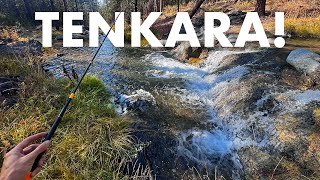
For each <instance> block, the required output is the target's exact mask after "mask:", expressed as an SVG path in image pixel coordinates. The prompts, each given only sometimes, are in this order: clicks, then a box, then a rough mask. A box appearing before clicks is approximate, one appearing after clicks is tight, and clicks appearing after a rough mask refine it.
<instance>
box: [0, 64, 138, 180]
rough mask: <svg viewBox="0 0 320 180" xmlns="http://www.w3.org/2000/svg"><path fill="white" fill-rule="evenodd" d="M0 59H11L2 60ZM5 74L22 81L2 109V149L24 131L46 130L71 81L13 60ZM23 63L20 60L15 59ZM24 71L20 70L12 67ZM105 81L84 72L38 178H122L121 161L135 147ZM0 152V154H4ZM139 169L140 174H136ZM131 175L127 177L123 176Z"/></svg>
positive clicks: (127, 158)
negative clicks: (16, 96) (9, 105)
mask: <svg viewBox="0 0 320 180" xmlns="http://www.w3.org/2000/svg"><path fill="white" fill-rule="evenodd" d="M0 61H1V64H2V65H3V64H7V63H9V61H8V60H6V61H4V60H0ZM11 61H14V63H9V64H8V65H7V67H9V66H12V68H9V69H8V71H7V74H15V75H19V76H20V77H21V78H22V79H23V82H22V84H21V87H20V88H21V90H20V91H21V92H20V99H19V102H18V103H17V104H16V105H15V106H14V107H12V108H10V109H8V110H1V111H0V139H1V140H0V147H1V148H0V149H2V150H4V151H5V150H10V149H11V148H12V147H13V146H14V145H16V144H17V143H18V142H20V141H21V140H22V139H24V138H25V137H27V136H29V135H31V134H35V133H37V132H42V131H47V130H48V129H49V127H50V125H51V124H52V123H53V121H54V120H55V117H56V116H57V114H58V112H59V110H60V108H61V107H62V105H63V104H64V102H65V99H66V97H67V96H68V93H69V92H70V90H71V88H72V87H73V84H72V83H70V81H69V80H67V79H55V78H53V77H50V76H47V75H45V74H43V73H34V72H35V71H34V68H35V67H33V65H28V64H27V63H21V60H19V61H18V60H12V59H11ZM19 63H21V64H19ZM20 68H24V69H26V70H25V71H26V72H23V73H20V74H19V73H18V72H17V70H16V69H20ZM109 98H110V95H109V93H108V92H107V91H106V89H105V87H104V84H103V82H102V81H100V80H99V79H98V78H97V77H95V76H87V77H86V78H85V79H84V81H83V84H82V85H81V87H80V90H79V93H78V94H77V97H76V98H75V99H74V101H73V102H72V103H71V107H70V108H69V110H68V112H67V113H66V115H65V117H64V119H63V121H62V122H61V124H60V126H59V128H58V131H57V132H56V135H55V137H54V139H53V142H52V146H51V148H50V150H49V152H48V155H47V159H48V160H47V163H46V165H45V166H44V168H43V171H41V173H40V174H39V176H38V177H37V178H36V179H121V178H125V177H126V176H124V175H123V170H124V168H125V165H126V164H127V163H128V162H130V161H131V160H133V159H134V158H135V157H136V155H137V153H138V149H141V148H139V147H138V145H135V143H134V140H133V137H132V136H131V129H130V126H131V122H130V120H129V119H127V118H119V117H117V116H116V114H115V110H114V107H113V105H112V104H111V102H110V100H109ZM2 156H3V153H1V155H0V158H1V159H2ZM0 163H1V162H0ZM140 175H141V174H140ZM127 178H129V177H127Z"/></svg>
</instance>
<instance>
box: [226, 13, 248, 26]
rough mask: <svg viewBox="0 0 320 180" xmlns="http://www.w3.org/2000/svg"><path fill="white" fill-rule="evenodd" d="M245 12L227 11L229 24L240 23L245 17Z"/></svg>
mask: <svg viewBox="0 0 320 180" xmlns="http://www.w3.org/2000/svg"><path fill="white" fill-rule="evenodd" d="M246 14H247V13H246V12H242V11H232V12H230V13H228V16H229V18H230V23H231V25H235V24H242V22H243V20H244V18H245V17H246Z"/></svg>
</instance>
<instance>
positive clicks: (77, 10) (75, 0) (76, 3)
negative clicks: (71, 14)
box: [74, 0, 79, 12]
mask: <svg viewBox="0 0 320 180" xmlns="http://www.w3.org/2000/svg"><path fill="white" fill-rule="evenodd" d="M74 4H75V5H76V12H79V6H78V1H77V0H74Z"/></svg>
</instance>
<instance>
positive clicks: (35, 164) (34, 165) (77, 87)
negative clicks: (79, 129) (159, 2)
mask: <svg viewBox="0 0 320 180" xmlns="http://www.w3.org/2000/svg"><path fill="white" fill-rule="evenodd" d="M120 15H121V13H119V14H118V16H117V17H116V19H115V21H114V22H113V24H112V26H111V27H110V29H109V31H108V32H107V34H106V35H105V37H104V38H103V40H102V42H101V43H100V45H99V47H98V49H97V50H96V52H95V53H94V56H93V57H92V59H91V60H90V61H89V64H88V66H87V68H86V70H85V71H84V73H83V75H82V77H81V78H80V80H79V81H78V83H77V85H76V87H75V88H74V89H73V91H72V94H71V95H70V96H69V98H68V100H67V102H66V104H65V105H64V106H63V108H62V109H61V111H60V113H59V115H58V117H57V119H56V120H55V122H54V123H53V125H52V127H51V129H50V131H49V132H48V135H47V136H46V138H45V141H47V140H51V138H52V136H53V135H54V133H55V132H56V130H57V128H58V126H59V123H60V121H61V120H62V118H63V116H64V114H65V112H66V111H67V109H68V107H69V104H70V103H71V101H72V99H73V98H74V95H75V94H76V92H77V90H78V89H79V87H80V85H81V82H82V80H83V79H84V77H85V76H86V74H87V73H88V71H89V69H90V67H91V65H92V64H93V61H94V59H95V58H96V57H97V55H98V53H99V51H100V49H101V47H102V45H103V44H104V42H105V40H106V39H107V37H108V35H109V33H110V32H111V30H112V27H113V26H114V25H115V23H116V21H117V20H118V18H119V16H120ZM43 155H44V152H43V153H41V154H39V155H38V156H37V158H36V159H35V161H34V163H33V165H32V169H31V171H30V172H33V171H34V170H35V169H36V168H37V167H38V163H39V161H40V159H41V158H42V156H43Z"/></svg>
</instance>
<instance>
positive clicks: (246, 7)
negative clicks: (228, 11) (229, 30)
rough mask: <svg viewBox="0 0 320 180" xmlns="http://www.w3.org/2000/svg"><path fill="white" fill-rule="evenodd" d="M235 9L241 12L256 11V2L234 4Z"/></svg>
mask: <svg viewBox="0 0 320 180" xmlns="http://www.w3.org/2000/svg"><path fill="white" fill-rule="evenodd" d="M234 8H235V9H237V10H239V11H252V10H254V2H253V1H238V2H237V3H236V4H234Z"/></svg>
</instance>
